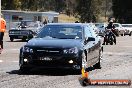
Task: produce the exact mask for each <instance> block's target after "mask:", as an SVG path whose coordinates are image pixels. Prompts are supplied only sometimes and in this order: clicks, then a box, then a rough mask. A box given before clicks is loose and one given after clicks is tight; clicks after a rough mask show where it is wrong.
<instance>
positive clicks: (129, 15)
mask: <svg viewBox="0 0 132 88" xmlns="http://www.w3.org/2000/svg"><path fill="white" fill-rule="evenodd" d="M130 2H131V0H113V12H114V14H113V15H114V17H115V19H116V21H117V22H120V23H132V7H131V3H130Z"/></svg>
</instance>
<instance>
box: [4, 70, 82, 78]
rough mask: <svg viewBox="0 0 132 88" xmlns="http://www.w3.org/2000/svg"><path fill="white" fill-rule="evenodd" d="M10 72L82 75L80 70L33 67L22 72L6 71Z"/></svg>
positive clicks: (16, 72)
mask: <svg viewBox="0 0 132 88" xmlns="http://www.w3.org/2000/svg"><path fill="white" fill-rule="evenodd" d="M6 73H8V74H18V75H46V76H66V75H80V74H81V72H80V71H79V70H70V69H45V68H39V69H31V70H30V71H27V72H26V73H23V72H21V71H20V70H12V71H10V72H6Z"/></svg>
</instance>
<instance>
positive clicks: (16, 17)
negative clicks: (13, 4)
mask: <svg viewBox="0 0 132 88" xmlns="http://www.w3.org/2000/svg"><path fill="white" fill-rule="evenodd" d="M1 12H2V14H3V16H4V19H5V20H6V22H7V30H9V29H10V28H11V27H12V23H13V22H19V21H21V20H32V21H40V22H43V21H44V20H45V19H46V20H47V22H49V23H51V22H52V23H57V22H58V15H59V13H57V12H52V11H49V12H32V11H18V10H2V11H1Z"/></svg>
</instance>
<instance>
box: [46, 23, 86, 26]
mask: <svg viewBox="0 0 132 88" xmlns="http://www.w3.org/2000/svg"><path fill="white" fill-rule="evenodd" d="M47 25H72V26H85V25H88V24H86V23H48V24H47Z"/></svg>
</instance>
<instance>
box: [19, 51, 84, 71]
mask: <svg viewBox="0 0 132 88" xmlns="http://www.w3.org/2000/svg"><path fill="white" fill-rule="evenodd" d="M21 62H22V63H23V65H22V66H26V67H44V68H73V69H80V68H81V64H82V61H81V57H79V55H73V54H72V55H65V54H63V55H51V56H48V55H34V54H28V53H25V54H23V56H22V59H21ZM21 62H20V63H21Z"/></svg>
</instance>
